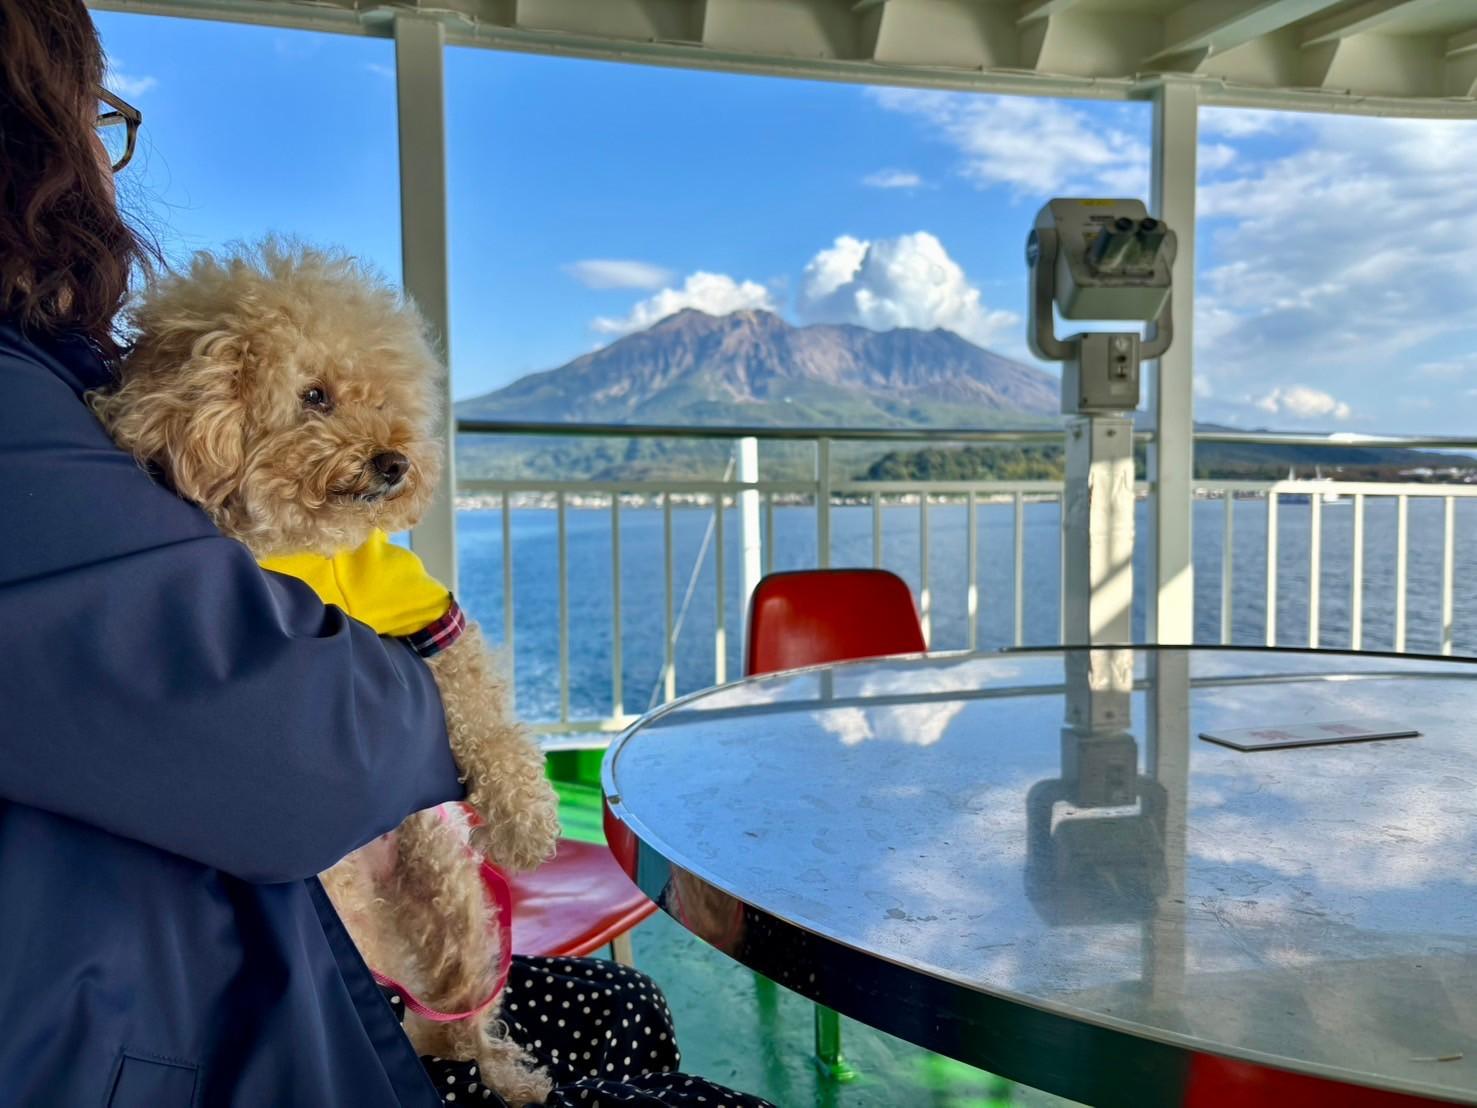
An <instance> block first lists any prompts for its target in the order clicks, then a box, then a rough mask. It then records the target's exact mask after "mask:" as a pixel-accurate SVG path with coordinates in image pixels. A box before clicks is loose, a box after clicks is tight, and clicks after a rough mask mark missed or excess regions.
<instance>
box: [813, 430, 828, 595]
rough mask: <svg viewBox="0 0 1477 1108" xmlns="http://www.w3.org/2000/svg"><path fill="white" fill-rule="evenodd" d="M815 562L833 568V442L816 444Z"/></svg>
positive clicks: (826, 440)
mask: <svg viewBox="0 0 1477 1108" xmlns="http://www.w3.org/2000/svg"><path fill="white" fill-rule="evenodd" d="M815 562H816V565H817V566H819V567H820V568H821V569H830V568H831V440H830V439H817V440H816V443H815Z"/></svg>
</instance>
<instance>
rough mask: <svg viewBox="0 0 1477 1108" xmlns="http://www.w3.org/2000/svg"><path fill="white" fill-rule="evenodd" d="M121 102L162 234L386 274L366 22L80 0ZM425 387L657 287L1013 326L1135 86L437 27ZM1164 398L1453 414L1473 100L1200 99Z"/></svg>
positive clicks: (684, 300) (1144, 161) (389, 147)
mask: <svg viewBox="0 0 1477 1108" xmlns="http://www.w3.org/2000/svg"><path fill="white" fill-rule="evenodd" d="M97 21H98V25H99V27H100V28H101V30H102V33H103V38H104V42H105V44H106V46H107V48H108V50H109V54H110V57H111V60H112V64H113V68H114V75H113V82H114V85H115V87H116V88H117V90H118V91H119V92H121V93H122V94H123V95H125V96H128V97H130V98H132V99H133V100H134V101H135V102H136V103H137V104H138V105H139V106H140V107H141V108H142V109H143V111H144V113H145V117H146V121H145V125H144V132H143V147H142V151H141V154H140V156H139V158H138V159H137V160H136V161H135V162H134V164H133V165H131V166H130V167H129V169H128V170H127V171H126V173H125V175H124V178H125V179H124V182H123V196H124V200H125V203H126V204H127V205H128V206H130V207H131V208H132V209H133V210H134V211H136V212H137V213H138V214H139V215H141V216H142V217H143V218H144V220H145V221H146V222H147V223H148V224H149V225H150V226H151V227H152V228H153V229H154V230H155V232H156V233H157V234H158V236H159V238H160V240H161V242H162V244H163V245H164V247H165V249H166V251H167V252H168V253H169V254H170V256H171V257H174V258H182V257H185V256H187V255H188V253H189V252H190V251H192V250H194V249H199V248H203V247H210V246H214V245H218V244H220V243H222V242H225V241H227V240H230V239H233V238H242V237H245V238H255V237H258V236H260V235H262V234H264V233H266V232H268V231H280V232H292V233H296V234H299V235H301V236H303V237H306V238H309V239H312V240H314V241H319V242H324V243H335V244H340V245H343V246H346V247H348V248H349V249H351V250H353V251H354V252H356V253H359V254H361V255H363V256H365V257H368V258H370V259H372V260H373V261H375V262H376V263H377V264H378V265H379V267H380V268H381V269H382V270H384V271H385V272H386V273H387V274H388V275H389V276H390V277H391V278H392V279H396V278H398V275H399V225H398V215H397V188H398V182H397V166H396V153H395V111H394V84H393V74H394V68H393V67H394V52H393V49H392V47H391V44H390V43H389V42H388V41H385V40H382V39H368V38H359V37H351V36H336V35H323V34H312V33H307V32H291V31H280V30H273V29H268V28H257V27H244V26H235V25H228V24H212V23H207V22H199V21H191V20H175V19H166V18H161V17H152V16H139V15H119V14H112V13H98V15H97ZM447 98H448V105H449V109H448V110H449V114H450V120H449V144H450V176H449V190H450V202H451V234H452V273H451V282H452V297H453V305H452V335H451V348H452V362H453V372H454V390H455V392H456V394H457V395H458V396H459V397H461V396H469V395H473V394H476V393H479V392H483V391H486V390H487V389H490V388H495V387H497V386H499V385H502V384H506V383H507V382H509V381H511V380H513V379H515V378H516V377H518V376H520V375H522V374H524V373H528V372H533V371H537V370H541V369H547V368H550V367H552V366H555V365H559V364H562V363H563V362H565V361H567V360H568V359H570V358H571V357H574V356H576V355H578V354H580V353H583V352H585V351H587V350H590V349H592V348H594V347H596V346H598V345H600V344H602V343H606V342H610V341H612V340H613V339H615V338H617V337H619V335H621V334H623V333H626V332H628V331H630V330H633V329H636V328H639V327H641V326H645V325H647V324H649V323H650V322H654V321H655V319H657V318H660V317H661V316H662V315H664V314H667V313H668V312H670V311H672V310H676V309H677V308H680V307H683V306H689V305H691V306H696V307H701V308H704V309H705V310H710V311H727V310H732V309H734V308H739V307H769V308H772V309H774V310H776V311H779V312H781V313H782V314H784V315H785V316H786V317H788V318H789V319H791V320H792V321H794V322H797V323H804V322H811V321H848V322H856V323H861V324H864V325H867V326H872V327H875V328H878V329H885V328H887V327H893V326H919V327H933V326H944V327H949V328H951V329H953V330H957V331H959V332H960V333H962V334H964V335H966V336H967V337H969V338H971V339H974V340H975V341H977V342H980V343H982V344H984V345H987V346H990V347H991V348H993V349H996V350H998V351H1000V352H1002V353H1005V354H1009V355H1012V356H1015V357H1020V358H1026V357H1028V355H1027V354H1026V351H1025V343H1024V332H1023V328H1024V323H1023V318H1022V317H1023V316H1024V307H1025V268H1024V263H1023V260H1022V251H1023V246H1024V242H1025V236H1026V232H1027V229H1028V228H1029V226H1030V223H1031V220H1032V218H1033V216H1034V214H1035V212H1036V210H1037V208H1038V207H1039V206H1040V204H1041V202H1042V201H1043V200H1045V199H1047V198H1049V197H1050V196H1053V195H1071V194H1088V195H1106V194H1116V195H1127V196H1147V192H1148V172H1149V169H1148V165H1149V129H1150V114H1149V109H1148V107H1147V106H1146V105H1144V104H1116V103H1095V102H1094V103H1088V102H1075V101H1049V100H1041V99H1027V98H1019V97H987V96H971V95H963V94H947V93H934V92H917V91H904V90H890V89H871V88H863V87H859V86H853V85H841V84H826V83H819V82H801V81H790V80H776V79H766V78H757V77H737V76H728V75H722V74H714V73H701V72H694V71H685V70H677V69H660V68H649V67H641V66H630V65H615V64H610V63H599V62H586V61H574V60H567V59H554V58H542V57H534V56H524V55H517V54H505V53H497V52H493V51H487V50H470V49H459V48H454V49H452V50H450V51H449V52H448V57H447ZM1201 129H1202V140H1201V159H1200V160H1201V192H1200V206H1201V219H1200V227H1199V254H1198V257H1197V269H1198V274H1199V276H1198V284H1197V293H1198V298H1199V302H1198V305H1197V320H1196V327H1197V331H1196V344H1195V351H1196V360H1197V382H1196V387H1197V416H1198V417H1199V418H1201V419H1206V420H1216V421H1222V422H1227V423H1233V424H1240V425H1244V426H1275V427H1285V428H1302V427H1317V428H1332V429H1347V430H1359V431H1376V430H1378V431H1420V432H1447V433H1471V432H1473V431H1477V388H1473V386H1474V385H1477V379H1474V378H1477V343H1474V339H1477V306H1474V301H1477V298H1474V295H1473V290H1474V288H1477V256H1474V255H1477V252H1474V251H1472V249H1471V247H1470V245H1469V242H1470V240H1471V238H1472V234H1473V229H1477V189H1473V188H1472V187H1471V186H1470V185H1469V183H1468V182H1469V179H1470V166H1472V165H1473V164H1477V124H1473V123H1433V122H1426V121H1409V120H1406V121H1398V120H1397V121H1391V120H1371V119H1358V118H1340V117H1329V116H1314V115H1289V114H1272V113H1260V112H1248V111H1233V110H1229V109H1216V110H1210V109H1207V110H1204V111H1202V114H1201Z"/></svg>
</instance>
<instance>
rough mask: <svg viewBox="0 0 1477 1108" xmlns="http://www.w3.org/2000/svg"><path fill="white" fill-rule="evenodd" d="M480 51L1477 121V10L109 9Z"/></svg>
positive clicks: (343, 1)
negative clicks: (427, 26) (1163, 93)
mask: <svg viewBox="0 0 1477 1108" xmlns="http://www.w3.org/2000/svg"><path fill="white" fill-rule="evenodd" d="M94 3H95V6H97V7H103V8H109V9H113V10H121V11H147V12H155V13H164V14H175V15H190V16H203V17H206V18H217V19H230V20H240V21H246V22H263V23H273V24H280V25H284V26H301V27H317V28H321V29H328V30H341V31H350V32H358V33H365V34H388V33H390V29H391V17H392V16H393V15H394V14H395V13H396V12H400V11H407V10H415V11H421V12H424V13H426V14H428V15H431V16H433V17H434V18H437V19H439V20H441V21H442V22H444V23H445V25H446V29H447V30H446V33H447V39H448V41H450V42H453V43H458V44H465V45H481V46H489V47H497V48H504V49H514V50H529V51H538V52H550V53H559V54H569V55H575V56H584V57H604V58H618V59H623V60H627V61H647V62H655V63H659V64H669V65H682V66H695V67H701V68H712V69H723V70H731V71H740V72H761V73H779V74H788V75H794V76H809V77H821V78H832V79H839V80H851V81H868V82H876V83H883V84H886V83H892V84H914V85H931V86H939V87H952V88H975V89H986V90H992V91H1004V92H1021V93H1031V94H1037V95H1048V96H1081V97H1112V98H1123V97H1131V96H1136V95H1142V94H1143V92H1144V91H1145V90H1146V89H1147V88H1150V87H1152V86H1153V85H1154V84H1155V83H1157V82H1158V81H1160V80H1162V79H1164V78H1165V77H1166V76H1168V77H1171V78H1177V79H1184V80H1193V81H1195V82H1197V83H1199V84H1200V85H1201V87H1202V100H1203V101H1204V102H1205V103H1214V104H1241V105H1248V106H1257V105H1260V106H1272V107H1288V108H1297V109H1301V110H1325V111H1349V112H1358V113H1368V114H1409V115H1428V116H1452V115H1456V116H1477V99H1474V93H1477V0H1189V2H1186V0H400V2H396V0H389V2H387V0H94Z"/></svg>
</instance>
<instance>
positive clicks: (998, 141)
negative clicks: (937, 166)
mask: <svg viewBox="0 0 1477 1108" xmlns="http://www.w3.org/2000/svg"><path fill="white" fill-rule="evenodd" d="M870 95H871V96H872V97H873V99H874V100H875V101H876V102H877V103H878V104H880V105H881V106H882V107H883V108H886V109H887V110H888V111H895V112H901V113H903V114H905V115H910V116H913V117H914V118H917V119H919V120H922V121H923V122H924V123H925V124H927V125H928V126H929V127H931V128H932V129H933V130H934V131H935V132H936V134H937V135H938V137H940V138H941V139H943V140H944V141H945V142H947V143H949V144H950V145H952V146H953V147H954V148H955V149H956V150H957V151H958V152H959V155H960V158H961V165H960V171H961V172H962V173H963V174H964V175H965V176H966V177H967V178H969V179H970V180H972V181H974V182H975V183H977V184H979V185H982V186H985V185H1005V186H1007V187H1009V188H1010V189H1012V190H1013V191H1014V192H1015V193H1017V194H1018V195H1022V196H1030V197H1033V198H1034V197H1046V196H1054V195H1059V194H1061V193H1063V192H1074V191H1085V192H1089V193H1097V194H1102V195H1123V196H1141V195H1143V194H1145V193H1146V192H1147V191H1148V187H1149V146H1148V143H1147V142H1145V141H1144V139H1143V137H1142V136H1141V135H1138V134H1135V133H1132V132H1130V131H1129V130H1127V129H1125V128H1123V127H1118V126H1112V125H1110V126H1106V127H1105V126H1104V125H1103V122H1102V120H1101V119H1100V118H1096V117H1094V116H1093V115H1089V114H1088V113H1087V112H1085V111H1083V110H1082V109H1081V108H1078V107H1074V106H1072V105H1070V104H1066V103H1063V102H1062V101H1059V100H1046V99H1040V98H1035V97H1026V96H982V95H979V94H977V93H962V92H957V93H956V92H933V91H923V90H917V89H888V88H884V89H874V90H872V91H871V94H870ZM1107 110H1108V109H1106V108H1103V109H1100V112H1099V115H1101V113H1102V111H1107Z"/></svg>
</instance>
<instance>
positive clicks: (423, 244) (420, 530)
mask: <svg viewBox="0 0 1477 1108" xmlns="http://www.w3.org/2000/svg"><path fill="white" fill-rule="evenodd" d="M445 46H446V33H445V29H444V27H443V26H442V24H441V23H440V22H439V21H437V20H435V19H429V18H424V17H421V16H416V15H410V14H405V13H400V14H397V15H396V16H395V89H396V100H397V103H398V106H399V123H400V257H401V275H402V281H403V283H404V285H405V291H406V293H407V294H408V295H409V296H410V298H411V299H412V300H414V301H415V304H416V306H417V307H418V308H419V309H420V311H421V314H422V315H423V316H425V318H426V322H427V323H428V324H430V328H431V332H432V335H433V336H434V338H435V341H436V342H437V343H438V345H439V346H440V351H441V354H442V356H443V358H445V360H446V364H447V367H448V370H447V377H446V380H445V381H444V382H442V388H443V397H444V401H445V405H446V407H445V415H444V423H443V429H444V437H445V441H446V449H445V453H444V456H443V464H442V472H441V480H440V481H439V483H438V484H437V486H436V496H435V499H433V500H432V502H431V506H430V507H429V508H427V509H426V514H425V515H424V516H423V517H422V519H421V521H420V523H419V524H418V525H417V526H416V527H415V529H414V530H412V531H411V534H410V545H411V547H412V548H413V549H414V550H415V552H416V553H417V554H419V555H420V557H421V560H422V561H424V562H425V563H426V568H427V569H428V570H430V571H431V573H432V574H434V575H435V576H436V577H437V578H439V579H440V580H441V581H442V582H443V583H445V584H446V586H447V587H448V588H450V589H452V590H453V591H455V590H456V584H457V582H456V495H455V494H456V450H455V444H456V436H455V433H454V429H455V416H454V414H453V412H452V407H451V374H450V365H451V346H450V333H451V307H450V297H449V294H448V278H447V246H446V103H445V99H446V94H445V74H444V68H443V62H444V59H445V55H446V50H445Z"/></svg>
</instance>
